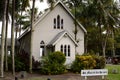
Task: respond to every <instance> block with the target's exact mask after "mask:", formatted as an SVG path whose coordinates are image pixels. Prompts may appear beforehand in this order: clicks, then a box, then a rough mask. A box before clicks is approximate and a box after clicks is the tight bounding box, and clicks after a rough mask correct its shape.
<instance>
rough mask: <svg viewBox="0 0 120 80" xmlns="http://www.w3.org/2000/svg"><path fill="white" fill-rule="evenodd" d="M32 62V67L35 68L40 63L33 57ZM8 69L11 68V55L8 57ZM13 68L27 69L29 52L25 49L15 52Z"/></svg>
mask: <svg viewBox="0 0 120 80" xmlns="http://www.w3.org/2000/svg"><path fill="white" fill-rule="evenodd" d="M32 62H33V68H37V67H38V66H39V65H40V63H39V62H38V61H35V60H34V58H32ZM8 69H9V70H10V71H11V70H12V58H11V56H9V57H8ZM15 70H16V71H23V70H26V71H28V70H29V54H28V53H26V52H25V51H21V53H17V54H16V55H15Z"/></svg>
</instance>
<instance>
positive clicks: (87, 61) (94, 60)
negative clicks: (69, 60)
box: [71, 55, 105, 73]
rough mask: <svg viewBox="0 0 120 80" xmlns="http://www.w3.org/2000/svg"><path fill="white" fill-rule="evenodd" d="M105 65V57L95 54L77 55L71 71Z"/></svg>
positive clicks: (98, 67) (97, 67)
mask: <svg viewBox="0 0 120 80" xmlns="http://www.w3.org/2000/svg"><path fill="white" fill-rule="evenodd" d="M104 67H105V58H104V57H101V56H95V55H76V58H75V61H74V62H73V64H72V65H71V71H73V72H78V73H80V72H81V70H82V69H94V68H95V69H102V68H104Z"/></svg>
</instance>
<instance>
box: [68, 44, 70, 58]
mask: <svg viewBox="0 0 120 80" xmlns="http://www.w3.org/2000/svg"><path fill="white" fill-rule="evenodd" d="M68 56H70V45H68Z"/></svg>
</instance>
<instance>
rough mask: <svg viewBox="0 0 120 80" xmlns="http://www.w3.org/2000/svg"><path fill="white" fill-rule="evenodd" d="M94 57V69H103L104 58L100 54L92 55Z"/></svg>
mask: <svg viewBox="0 0 120 80" xmlns="http://www.w3.org/2000/svg"><path fill="white" fill-rule="evenodd" d="M94 59H95V60H96V66H95V67H94V68H95V69H103V68H105V58H104V57H102V56H94Z"/></svg>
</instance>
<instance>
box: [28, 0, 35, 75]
mask: <svg viewBox="0 0 120 80" xmlns="http://www.w3.org/2000/svg"><path fill="white" fill-rule="evenodd" d="M34 7H35V0H33V4H32V13H31V39H30V40H31V41H30V63H29V72H30V73H32V40H33V39H32V32H33V24H34Z"/></svg>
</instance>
